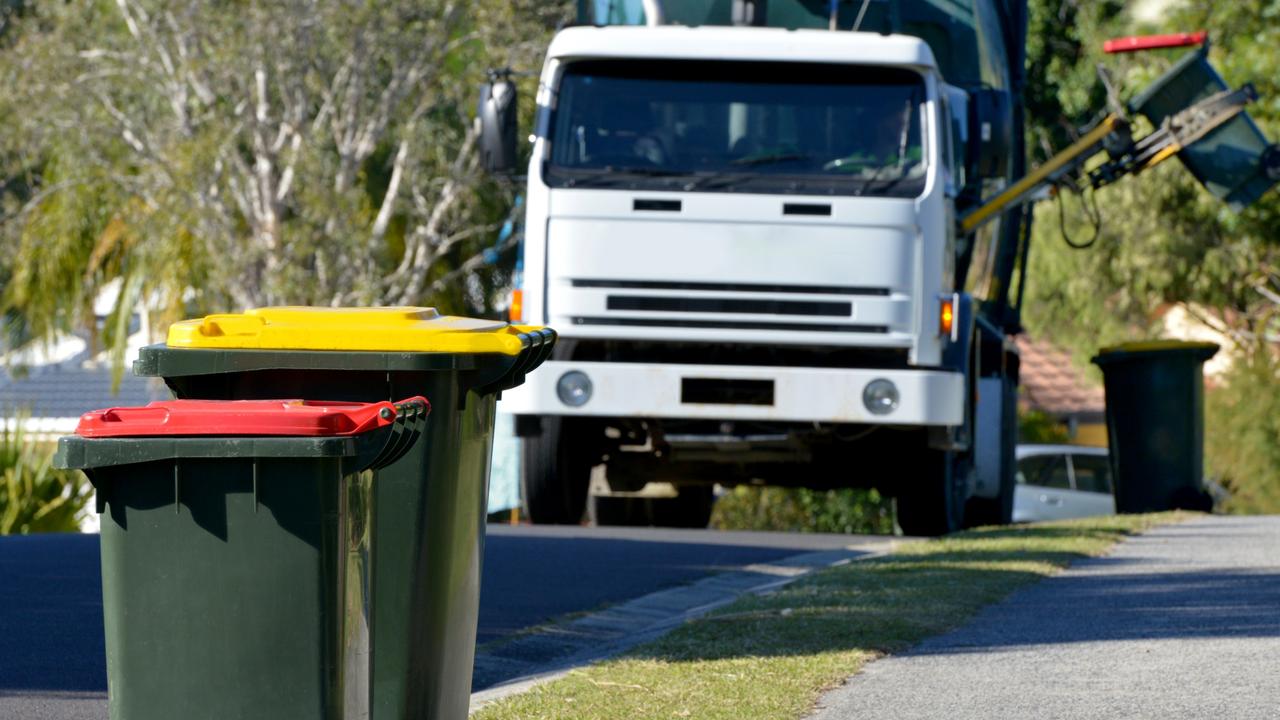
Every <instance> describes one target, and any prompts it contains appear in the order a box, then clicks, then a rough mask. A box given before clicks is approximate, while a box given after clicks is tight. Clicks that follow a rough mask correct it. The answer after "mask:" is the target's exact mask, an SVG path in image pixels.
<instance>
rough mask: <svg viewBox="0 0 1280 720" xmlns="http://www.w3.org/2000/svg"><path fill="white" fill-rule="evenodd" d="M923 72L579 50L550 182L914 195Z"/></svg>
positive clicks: (554, 137) (563, 99)
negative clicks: (624, 57) (599, 56)
mask: <svg viewBox="0 0 1280 720" xmlns="http://www.w3.org/2000/svg"><path fill="white" fill-rule="evenodd" d="M924 99H925V91H924V81H923V79H922V77H921V76H920V75H919V74H917V73H914V72H910V71H907V70H900V69H893V68H871V67H859V66H837V65H821V64H807V63H755V62H694V61H645V62H638V61H616V60H615V61H582V62H576V63H572V64H570V65H568V66H567V67H566V69H565V72H564V76H563V79H562V81H561V83H560V90H559V95H558V98H557V108H556V111H555V114H554V117H553V121H552V132H551V154H550V162H549V163H548V164H547V167H546V168H545V172H544V175H545V178H546V181H547V183H548V184H550V185H552V186H553V187H565V186H575V187H635V188H645V189H671V190H686V191H689V190H692V191H697V190H705V191H716V192H756V193H811V194H829V195H880V196H890V197H916V196H918V195H920V193H922V192H923V190H924V181H925V169H926V166H925V159H926V158H925V154H924V150H923V144H922V141H921V137H922V129H921V128H922V107H923V103H924Z"/></svg>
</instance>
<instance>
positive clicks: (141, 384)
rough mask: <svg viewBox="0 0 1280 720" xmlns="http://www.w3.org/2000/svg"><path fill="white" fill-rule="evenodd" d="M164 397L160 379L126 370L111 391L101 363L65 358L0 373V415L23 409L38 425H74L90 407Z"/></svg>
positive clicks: (106, 369)
mask: <svg viewBox="0 0 1280 720" xmlns="http://www.w3.org/2000/svg"><path fill="white" fill-rule="evenodd" d="M169 397H170V395H169V391H168V389H167V388H166V387H165V386H164V383H163V382H162V381H160V380H158V379H155V378H140V377H134V376H133V375H130V374H129V373H127V372H126V373H125V375H124V376H123V377H122V378H121V379H120V387H119V389H118V391H117V392H112V388H111V369H110V367H108V366H105V365H92V364H82V363H75V362H66V363H59V364H57V365H45V366H42V367H38V368H34V369H32V370H31V372H30V373H29V374H25V375H23V374H21V373H19V374H17V375H14V374H12V373H10V372H4V373H3V374H0V416H3V417H11V416H13V415H14V414H15V413H17V412H25V413H26V414H27V415H28V418H29V421H30V422H32V423H34V424H35V425H36V426H37V427H41V428H43V427H45V426H49V429H51V430H52V429H55V427H56V428H62V427H63V426H65V425H67V424H68V422H70V426H71V427H72V428H74V426H75V424H74V421H75V420H78V419H79V417H80V416H81V415H83V414H84V413H86V412H89V411H90V410H99V409H102V408H108V407H118V406H121V405H146V404H147V403H149V402H151V401H152V400H162V399H167V398H169Z"/></svg>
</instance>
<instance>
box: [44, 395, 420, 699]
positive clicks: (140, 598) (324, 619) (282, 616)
mask: <svg viewBox="0 0 1280 720" xmlns="http://www.w3.org/2000/svg"><path fill="white" fill-rule="evenodd" d="M427 412H428V405H427V403H426V401H425V400H424V399H422V398H412V399H409V400H406V401H402V402H400V403H396V404H392V403H389V402H380V403H362V404H356V403H341V404H339V403H327V404H317V403H309V402H303V401H266V402H203V401H182V400H179V401H171V402H160V403H152V404H151V405H148V406H146V407H134V408H113V409H109V410H101V411H97V412H93V413H88V414H86V415H85V416H83V417H82V418H81V420H80V423H79V427H78V429H77V435H76V436H72V437H64V438H62V439H61V440H60V441H59V444H58V452H57V456H56V459H55V461H56V463H57V464H58V465H59V466H60V467H66V468H78V469H81V470H83V471H84V472H85V474H86V475H88V476H89V478H90V480H91V481H92V483H93V485H94V486H95V488H96V490H97V498H98V499H97V502H98V512H100V513H102V516H103V517H102V538H101V553H102V600H103V603H102V608H103V620H104V627H105V630H106V651H107V677H108V688H109V692H108V695H109V700H108V704H109V708H110V715H111V718H112V719H113V720H172V718H184V719H186V720H206V719H207V720H225V719H226V718H273V719H278V720H295V719H296V720H314V719H316V718H338V717H343V718H346V717H364V716H366V715H367V707H366V705H367V700H366V699H365V697H363V696H362V693H361V688H362V687H364V684H365V683H366V682H367V677H368V675H369V664H370V662H369V651H368V645H369V637H368V622H369V616H368V606H367V603H368V600H369V597H370V586H369V575H368V573H369V569H370V568H369V556H370V553H371V550H372V549H373V548H372V546H371V543H372V542H373V541H374V539H373V538H372V536H371V521H372V515H373V513H374V511H375V509H376V508H375V499H374V497H373V488H372V473H370V472H365V471H366V470H369V469H375V468H378V467H380V466H382V465H384V464H386V463H391V462H394V461H395V460H396V459H397V458H398V457H399V456H400V455H403V454H404V453H406V452H409V451H410V450H411V449H412V448H413V446H414V445H415V443H416V442H418V438H419V437H420V436H421V434H422V430H423V428H424V427H425V426H426V422H427ZM362 711H363V712H364V714H362Z"/></svg>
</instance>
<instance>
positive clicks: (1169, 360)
mask: <svg viewBox="0 0 1280 720" xmlns="http://www.w3.org/2000/svg"><path fill="white" fill-rule="evenodd" d="M1217 352H1218V346H1217V345H1215V344H1213V343H1199V342H1180V341H1155V342H1138V343H1128V344H1125V345H1118V346H1116V347H1111V348H1106V349H1103V350H1101V351H1100V352H1099V353H1098V355H1097V356H1096V357H1094V358H1093V363H1094V364H1096V365H1097V366H1098V367H1100V368H1102V375H1103V384H1104V388H1105V391H1106V397H1107V438H1108V444H1109V446H1110V448H1111V453H1110V454H1111V473H1112V477H1114V478H1115V495H1116V511H1117V512H1122V513H1144V512H1160V511H1163V510H1173V509H1179V508H1180V509H1186V510H1204V511H1208V510H1210V509H1212V506H1213V502H1212V500H1211V499H1210V498H1209V496H1208V494H1207V493H1206V492H1205V491H1204V483H1203V479H1204V477H1203V476H1204V369H1203V368H1204V363H1205V361H1206V360H1208V359H1209V358H1211V357H1213V356H1214V354H1215V353H1217Z"/></svg>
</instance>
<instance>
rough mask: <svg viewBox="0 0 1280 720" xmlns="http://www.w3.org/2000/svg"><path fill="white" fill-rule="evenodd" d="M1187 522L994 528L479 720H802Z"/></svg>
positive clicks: (785, 601) (818, 577) (728, 615)
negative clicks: (1000, 611)
mask: <svg viewBox="0 0 1280 720" xmlns="http://www.w3.org/2000/svg"><path fill="white" fill-rule="evenodd" d="M1184 517H1186V515H1185V514H1179V513H1165V514H1158V515H1127V516H1116V517H1107V518H1091V519H1088V520H1078V521H1069V522H1060V523H1043V524H1037V525H1030V526H1019V527H999V528H982V529H978V530H972V531H969V532H965V533H960V534H957V535H953V536H950V537H947V538H944V539H941V540H933V541H924V542H920V543H912V544H909V545H907V546H904V547H903V548H902V549H900V550H899V551H898V552H896V553H894V554H892V555H889V556H887V557H884V558H880V559H876V560H871V561H867V562H860V563H852V564H849V565H845V566H843V567H838V568H832V569H828V570H824V571H822V572H818V573H815V574H814V575H811V576H809V577H807V578H804V579H802V580H800V581H798V582H796V583H793V584H791V585H788V586H786V587H785V588H783V589H781V590H779V591H778V592H776V593H773V594H770V595H765V596H754V597H747V598H743V599H742V600H739V601H738V602H736V603H734V604H732V605H730V606H728V607H726V608H724V609H722V610H720V611H718V612H716V613H713V614H710V615H707V616H705V617H703V618H700V619H698V620H695V621H693V622H690V623H688V624H686V625H684V626H683V627H680V628H678V629H677V630H675V631H673V632H672V633H670V634H669V635H667V636H665V637H663V638H661V639H659V640H657V641H655V642H653V643H650V644H648V645H645V646H642V647H640V648H637V649H635V650H633V651H632V652H630V653H628V654H627V655H625V656H622V657H619V658H616V659H613V660H608V661H605V662H602V663H598V664H596V665H592V666H590V667H588V668H584V669H582V670H577V671H574V672H572V673H571V674H570V675H569V676H568V677H566V678H563V679H560V680H557V681H555V682H551V683H548V684H545V685H541V686H539V687H536V688H534V689H532V690H530V691H529V692H526V693H523V694H521V695H516V696H512V697H509V698H506V699H505V700H501V701H498V702H495V703H493V704H491V705H489V706H487V707H485V708H483V709H482V710H481V711H480V712H478V713H476V714H475V715H473V716H472V717H473V718H474V719H475V720H510V719H513V718H520V719H521V720H532V719H533V718H539V719H541V718H575V719H578V718H581V719H583V720H592V719H595V718H600V719H601V720H604V719H606V718H608V719H609V720H614V719H616V718H626V719H631V718H663V719H664V720H665V719H668V718H682V717H688V718H708V719H715V718H725V719H726V720H730V719H731V720H739V719H740V718H753V719H754V718H787V719H791V718H797V717H800V716H802V715H803V714H805V713H806V712H807V711H809V710H810V709H811V708H812V707H813V704H814V701H815V700H816V699H817V697H818V695H819V694H820V693H821V692H822V691H824V690H826V689H829V688H831V687H834V686H835V685H838V684H839V683H840V682H841V681H842V680H843V679H844V678H845V677H847V676H848V675H851V674H853V673H854V672H857V671H858V670H859V669H860V668H861V667H862V665H863V664H865V663H866V662H867V661H869V660H872V659H874V658H875V657H878V656H880V655H883V654H886V653H891V652H894V651H898V650H902V649H905V648H907V647H909V646H911V645H913V644H915V643H916V642H918V641H920V640H922V639H923V638H925V637H928V636H930V635H936V634H938V633H941V632H945V631H947V630H949V629H951V628H953V627H956V626H958V625H960V624H962V623H963V622H964V621H965V620H967V619H969V618H970V617H972V616H973V615H974V613H976V612H977V611H978V610H979V609H981V608H982V607H983V606H986V605H989V604H991V603H993V602H995V601H997V600H999V599H1001V598H1003V597H1004V596H1006V595H1008V594H1009V593H1010V592H1012V591H1014V590H1016V589H1018V588H1020V587H1022V586H1024V585H1028V584H1030V583H1033V582H1036V581H1037V580H1040V579H1042V578H1044V577H1046V576H1049V575H1052V574H1054V573H1056V572H1058V571H1059V570H1060V569H1061V568H1063V567H1065V566H1066V565H1067V564H1069V563H1070V562H1072V561H1074V560H1078V559H1081V558H1086V557H1092V556H1096V555H1101V554H1103V553H1105V552H1106V551H1107V550H1108V549H1109V548H1111V546H1112V545H1114V544H1115V543H1116V541H1118V540H1120V539H1121V538H1122V537H1124V536H1126V535H1130V534H1133V533H1137V532H1141V531H1143V530H1145V529H1147V528H1149V527H1152V526H1154V525H1158V524H1163V523H1169V522H1176V521H1178V520H1180V519H1182V518H1184Z"/></svg>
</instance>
